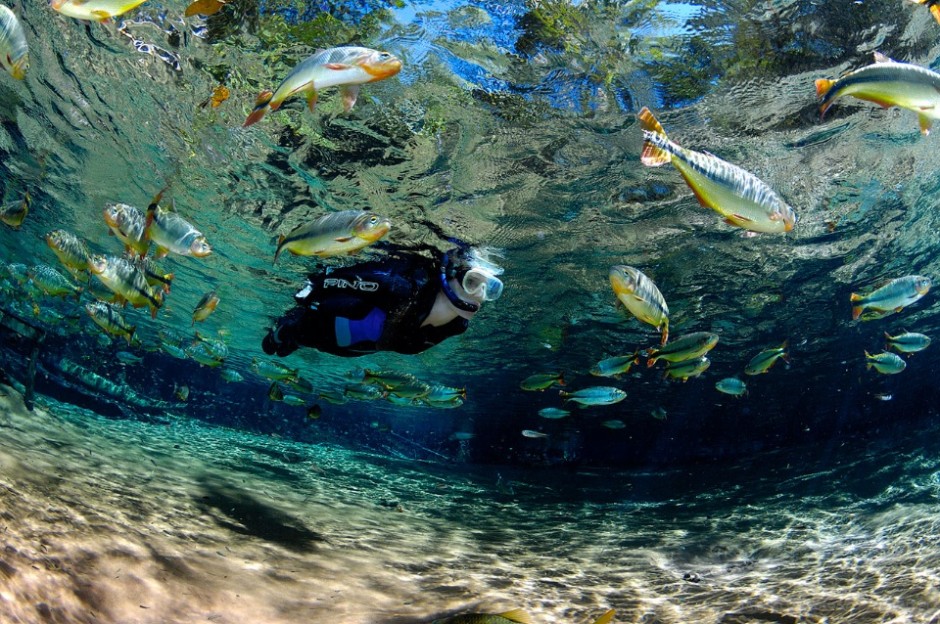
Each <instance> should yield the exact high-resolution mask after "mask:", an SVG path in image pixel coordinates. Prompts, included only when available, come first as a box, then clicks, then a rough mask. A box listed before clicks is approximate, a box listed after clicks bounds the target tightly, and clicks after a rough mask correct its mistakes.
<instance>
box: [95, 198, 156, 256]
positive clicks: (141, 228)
mask: <svg viewBox="0 0 940 624" xmlns="http://www.w3.org/2000/svg"><path fill="white" fill-rule="evenodd" d="M104 222H105V223H107V224H108V231H109V232H110V233H111V234H112V235H114V236H117V237H118V239H119V240H120V241H121V242H122V243H124V249H125V251H127V253H131V252H134V253H136V254H137V255H138V256H140V257H144V256H146V255H147V252H148V251H149V250H150V239H149V238H148V237H147V217H146V216H144V213H143V212H141V211H140V210H139V209H137V208H135V207H133V206H131V205H129V204H107V205H106V206H105V207H104Z"/></svg>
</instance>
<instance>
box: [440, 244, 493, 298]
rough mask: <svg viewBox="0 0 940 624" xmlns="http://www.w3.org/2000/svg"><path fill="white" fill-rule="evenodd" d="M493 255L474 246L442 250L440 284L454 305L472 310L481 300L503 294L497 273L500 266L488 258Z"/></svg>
mask: <svg viewBox="0 0 940 624" xmlns="http://www.w3.org/2000/svg"><path fill="white" fill-rule="evenodd" d="M493 255H495V252H493V251H490V250H487V249H481V248H477V247H459V248H457V249H451V250H450V251H448V252H447V253H445V254H444V262H443V264H442V266H441V285H442V288H443V290H444V294H446V295H447V298H448V299H450V301H451V303H453V304H454V306H456V307H457V308H458V309H460V310H464V311H467V312H476V311H477V310H479V309H480V304H482V303H483V302H484V301H495V300H497V299H499V297H500V295H502V294H503V282H502V280H500V279H499V277H497V276H498V275H501V274H502V272H503V268H502V267H501V266H499V265H498V264H496V263H495V262H493V261H492V260H491V258H492V256H493ZM451 280H453V282H454V283H453V284H452V283H451Z"/></svg>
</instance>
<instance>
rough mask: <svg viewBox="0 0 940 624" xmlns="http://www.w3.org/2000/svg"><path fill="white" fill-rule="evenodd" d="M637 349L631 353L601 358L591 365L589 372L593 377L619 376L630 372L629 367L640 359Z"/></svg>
mask: <svg viewBox="0 0 940 624" xmlns="http://www.w3.org/2000/svg"><path fill="white" fill-rule="evenodd" d="M639 356H640V353H639V351H637V352H634V353H633V354H631V355H615V356H614V357H609V358H605V359H603V360H601V361H600V362H598V363H597V364H595V365H594V366H592V367H591V370H590V373H591V374H592V375H594V376H595V377H614V378H617V377H620V375H626V374H627V373H629V372H630V368H631V367H632V366H633V365H634V364H636V363H637V362H639V361H640V357H639Z"/></svg>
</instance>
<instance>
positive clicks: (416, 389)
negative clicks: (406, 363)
mask: <svg viewBox="0 0 940 624" xmlns="http://www.w3.org/2000/svg"><path fill="white" fill-rule="evenodd" d="M388 392H389V394H394V395H395V396H398V397H401V398H403V399H419V398H423V397H426V396H427V395H428V393H430V392H431V386H429V385H428V384H426V383H424V382H423V381H418V380H415V381H413V382H411V383H406V384H401V385H398V386H395V387H394V388H392V389H391V390H389V391H388Z"/></svg>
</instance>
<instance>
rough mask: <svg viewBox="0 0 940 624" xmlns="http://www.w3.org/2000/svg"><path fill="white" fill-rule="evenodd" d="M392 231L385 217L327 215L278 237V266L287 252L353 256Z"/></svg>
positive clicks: (358, 212)
mask: <svg viewBox="0 0 940 624" xmlns="http://www.w3.org/2000/svg"><path fill="white" fill-rule="evenodd" d="M391 227H392V222H391V221H389V220H388V219H386V218H385V217H380V216H379V215H377V214H374V213H371V212H366V211H365V210H343V211H340V212H333V213H330V214H326V215H323V216H322V217H319V218H318V219H315V220H314V221H312V222H311V223H308V224H306V225H301V226H298V227H296V228H294V229H293V230H291V231H290V233H289V234H287V235H284V234H281V235H280V236H278V238H277V250H276V251H275V252H274V262H277V259H278V257H279V256H280V255H281V252H282V251H284V250H285V249H286V250H287V251H289V252H291V253H292V254H293V255H295V256H318V257H320V258H327V257H330V256H338V255H343V254H346V255H352V254H354V253H356V252H357V251H359V250H360V249H362V248H363V247H367V246H369V245H371V244H372V243H374V242H376V241H378V240H379V239H381V238H382V237H383V236H385V235H386V234H387V233H388V231H389V230H390V229H391Z"/></svg>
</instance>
